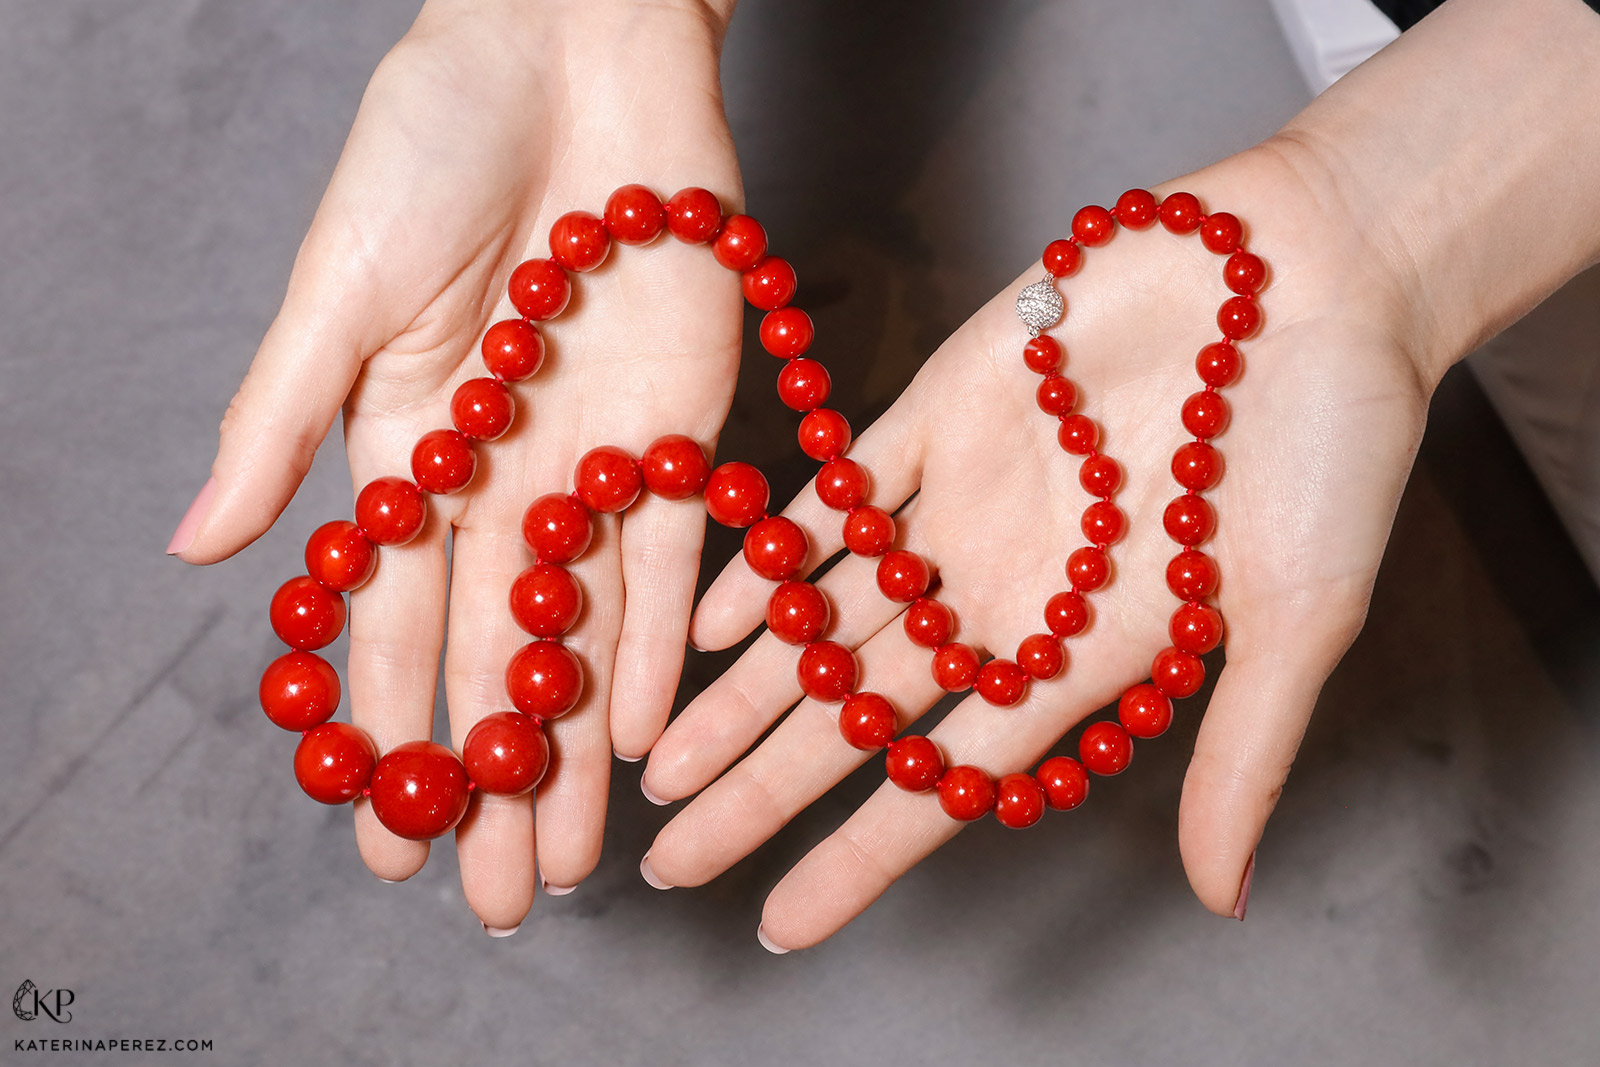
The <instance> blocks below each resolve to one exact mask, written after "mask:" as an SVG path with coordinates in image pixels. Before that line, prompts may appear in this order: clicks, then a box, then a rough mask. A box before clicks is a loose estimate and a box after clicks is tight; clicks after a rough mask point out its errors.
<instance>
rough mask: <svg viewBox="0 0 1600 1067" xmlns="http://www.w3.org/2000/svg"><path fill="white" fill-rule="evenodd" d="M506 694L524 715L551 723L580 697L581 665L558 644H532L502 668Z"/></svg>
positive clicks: (557, 642) (535, 642)
mask: <svg viewBox="0 0 1600 1067" xmlns="http://www.w3.org/2000/svg"><path fill="white" fill-rule="evenodd" d="M506 693H507V695H509V696H510V697H511V703H512V704H513V705H514V706H515V707H516V709H517V710H518V711H520V712H522V713H523V714H524V715H532V716H533V717H534V718H536V719H555V718H559V717H560V716H562V715H565V714H566V713H567V712H569V711H571V710H572V709H573V707H574V706H575V705H576V704H577V703H578V698H579V697H581V696H582V695H583V664H581V663H579V662H578V657H577V656H575V655H574V654H573V652H572V649H570V648H568V647H567V646H566V645H564V644H562V643H561V642H560V641H532V642H529V643H528V644H526V645H523V646H522V647H521V648H519V649H517V652H516V654H515V655H513V656H512V657H511V662H510V663H508V664H507V665H506Z"/></svg>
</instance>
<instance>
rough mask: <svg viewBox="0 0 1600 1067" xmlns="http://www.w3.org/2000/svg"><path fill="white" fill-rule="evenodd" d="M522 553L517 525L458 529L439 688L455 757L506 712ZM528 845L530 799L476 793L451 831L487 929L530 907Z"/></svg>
mask: <svg viewBox="0 0 1600 1067" xmlns="http://www.w3.org/2000/svg"><path fill="white" fill-rule="evenodd" d="M526 555H527V550H526V549H525V548H524V547H523V544H522V538H521V536H520V535H519V532H518V530H517V527H516V526H515V524H513V525H512V526H511V528H510V529H506V528H504V527H503V526H497V525H491V524H486V525H483V526H473V527H469V528H462V529H458V530H457V531H456V535H455V539H454V543H453V544H452V546H451V567H450V573H451V582H450V618H449V641H448V642H447V643H446V645H445V653H444V688H445V701H446V703H447V704H448V706H449V709H450V736H451V739H452V742H453V744H454V747H455V750H456V751H457V752H460V751H462V748H463V746H464V745H465V743H466V739H467V734H468V733H470V732H471V730H472V727H473V726H474V725H476V724H477V722H478V720H479V719H482V718H483V717H484V716H485V715H490V714H493V713H494V712H497V711H505V710H507V709H508V708H510V707H511V704H510V700H509V698H508V697H507V695H506V683H505V677H506V664H507V663H509V662H510V661H511V657H512V656H513V655H514V654H515V653H516V651H517V649H518V648H519V647H521V646H522V644H523V643H524V642H525V641H526V640H527V635H526V634H524V633H523V632H522V630H521V629H520V628H518V626H517V625H516V623H515V621H514V620H513V619H512V617H511V609H510V606H509V603H508V598H509V595H510V590H511V583H512V582H513V581H515V580H516V577H517V574H518V573H520V571H521V570H522V568H523V566H524V564H525V562H526ZM533 843H534V842H533V796H532V794H526V795H523V796H520V797H501V796H491V795H489V794H486V793H484V792H482V791H481V790H479V791H476V792H475V794H474V798H473V803H472V808H471V811H470V812H469V813H468V818H466V819H464V820H463V821H462V823H461V825H460V827H458V828H457V830H456V851H457V853H458V854H459V856H460V860H461V889H462V892H463V893H464V894H465V895H466V898H467V906H468V907H470V908H471V909H472V910H473V911H474V912H475V913H476V914H477V916H478V918H479V919H481V920H483V924H484V925H485V926H486V927H489V928H491V929H497V930H511V929H515V928H516V927H517V926H518V925H519V924H520V923H521V922H522V920H523V918H524V917H525V916H526V915H527V914H528V909H529V908H530V907H532V906H533V893H534V885H533V883H534V878H535V871H534V855H533Z"/></svg>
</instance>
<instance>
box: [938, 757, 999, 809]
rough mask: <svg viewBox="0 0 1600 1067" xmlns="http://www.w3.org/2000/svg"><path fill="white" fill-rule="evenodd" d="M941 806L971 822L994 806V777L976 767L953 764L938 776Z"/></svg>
mask: <svg viewBox="0 0 1600 1067" xmlns="http://www.w3.org/2000/svg"><path fill="white" fill-rule="evenodd" d="M938 789H939V806H940V807H941V808H943V809H944V813H945V814H946V815H948V816H950V817H951V818H952V819H957V820H959V821H961V822H972V821H973V820H974V819H981V818H983V817H984V815H986V814H987V813H988V812H989V811H990V809H992V808H993V807H994V800H995V792H994V779H993V778H990V777H989V776H988V775H987V774H984V773H983V772H982V771H980V770H979V769H978V768H976V767H970V766H967V765H966V764H962V765H960V766H957V767H951V768H950V769H949V770H947V771H945V772H944V774H943V775H941V776H940V778H939V785H938Z"/></svg>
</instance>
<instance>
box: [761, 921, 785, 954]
mask: <svg viewBox="0 0 1600 1067" xmlns="http://www.w3.org/2000/svg"><path fill="white" fill-rule="evenodd" d="M756 940H757V941H759V942H761V947H762V948H764V949H766V950H767V951H768V952H770V953H772V954H773V955H774V956H782V955H783V954H784V953H786V952H788V951H789V950H788V949H786V948H784V947H783V946H782V945H778V944H774V943H773V941H772V938H770V937H768V936H767V928H766V927H765V926H758V927H756Z"/></svg>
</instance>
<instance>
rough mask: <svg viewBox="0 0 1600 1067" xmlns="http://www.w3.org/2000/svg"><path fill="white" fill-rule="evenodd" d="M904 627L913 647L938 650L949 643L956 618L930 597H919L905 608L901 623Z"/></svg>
mask: <svg viewBox="0 0 1600 1067" xmlns="http://www.w3.org/2000/svg"><path fill="white" fill-rule="evenodd" d="M901 625H902V626H904V627H905V631H906V636H907V637H909V638H910V639H911V643H912V644H914V645H921V646H922V647H923V648H940V647H941V646H943V645H946V644H948V643H949V642H950V633H951V631H952V630H954V629H955V625H956V617H955V614H954V613H953V612H951V610H950V609H949V608H947V607H946V606H945V605H943V604H941V603H940V602H939V601H937V600H934V599H933V598H932V597H921V598H919V599H917V600H913V601H912V602H911V606H910V607H908V608H906V612H905V619H904V621H903V622H902V623H901Z"/></svg>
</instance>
